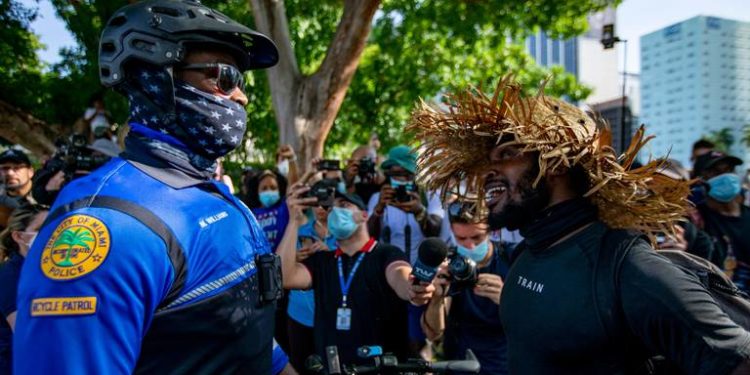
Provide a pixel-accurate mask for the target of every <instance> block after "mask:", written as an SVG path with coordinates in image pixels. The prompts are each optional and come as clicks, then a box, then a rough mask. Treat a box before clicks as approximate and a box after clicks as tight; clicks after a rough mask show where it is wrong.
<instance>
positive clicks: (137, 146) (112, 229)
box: [14, 0, 279, 374]
mask: <svg viewBox="0 0 750 375" xmlns="http://www.w3.org/2000/svg"><path fill="white" fill-rule="evenodd" d="M277 59H278V54H277V50H276V47H275V46H274V44H273V42H272V41H271V40H269V39H268V38H267V37H265V36H263V35H261V34H258V33H256V32H254V31H252V30H250V29H248V28H247V27H245V26H243V25H240V24H238V23H236V22H235V21H233V20H231V19H229V18H227V17H226V16H225V15H223V14H221V13H219V12H217V11H215V10H213V9H210V8H207V7H205V6H203V5H201V4H200V3H198V2H194V1H188V0H178V1H168V0H155V1H144V2H139V3H135V4H132V5H128V6H126V7H123V8H122V9H120V10H118V11H117V12H116V13H115V14H114V16H113V17H112V18H111V19H110V20H109V21H108V23H107V24H106V26H105V27H104V31H103V34H102V37H101V41H100V51H99V68H100V69H99V74H100V79H101V81H102V83H103V84H104V85H105V86H107V87H114V88H115V89H117V90H118V91H120V92H122V93H124V94H125V95H127V97H128V98H129V100H130V120H131V123H130V126H131V131H130V134H129V135H128V137H127V139H126V140H125V144H126V149H125V151H124V153H123V154H122V156H121V158H114V159H112V160H111V161H110V162H109V163H108V164H106V165H104V166H103V167H101V168H100V169H98V170H96V171H95V172H93V173H91V174H89V175H88V176H85V177H81V178H79V179H76V180H74V181H72V182H71V183H70V184H68V185H67V186H66V187H65V188H64V189H63V190H62V192H61V193H60V195H59V197H58V199H57V201H56V204H55V205H54V206H53V207H52V209H51V212H50V215H49V217H48V219H47V223H46V225H45V226H44V228H43V229H42V230H41V231H40V233H39V240H38V241H35V242H34V246H33V247H32V249H31V251H30V253H29V255H28V258H27V262H28V266H27V267H25V268H24V270H23V272H22V275H21V281H20V286H19V295H18V320H17V331H16V336H15V342H14V344H15V352H14V354H15V359H14V363H15V368H14V370H15V372H16V373H19V374H50V373H70V374H73V373H76V374H78V373H89V374H126V373H157V374H160V373H170V374H176V373H191V374H208V373H211V374H218V373H238V372H242V373H247V374H249V373H252V374H269V373H271V371H272V367H271V353H272V335H273V332H272V328H270V327H273V310H274V306H273V300H274V297H275V296H276V295H277V293H276V290H274V288H273V285H274V283H273V281H274V280H277V278H278V277H279V276H278V275H276V274H274V271H275V270H276V268H274V267H273V266H272V265H273V263H274V261H275V260H274V258H273V255H270V254H268V253H269V252H270V246H269V244H268V242H267V241H266V239H265V236H264V235H263V232H262V231H261V230H260V228H259V226H258V224H257V222H256V221H255V218H254V217H253V215H252V214H251V213H250V211H249V210H248V209H247V208H246V207H245V206H244V205H243V204H242V203H241V202H240V201H239V200H238V199H236V198H235V197H233V196H232V194H230V193H229V191H228V190H227V187H226V186H225V185H223V184H222V183H220V182H217V181H214V180H212V179H211V175H212V173H213V171H214V168H215V162H216V160H217V159H218V158H219V157H221V156H223V155H225V154H227V153H228V152H230V151H231V150H233V149H234V148H235V147H236V146H237V145H239V144H240V141H241V139H242V137H243V135H244V131H245V126H246V113H245V109H244V106H245V105H246V104H247V97H246V96H245V94H244V93H243V92H242V89H243V72H245V71H247V70H250V69H260V68H267V67H270V66H273V65H274V64H275V63H276V61H277ZM269 264H270V265H271V267H266V266H265V265H269ZM277 264H278V263H277ZM260 279H262V280H268V281H271V282H269V283H265V282H264V283H259V280H260ZM261 284H262V285H261ZM42 353H44V354H42ZM40 354H41V355H42V358H40Z"/></svg>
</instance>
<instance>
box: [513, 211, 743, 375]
mask: <svg viewBox="0 0 750 375" xmlns="http://www.w3.org/2000/svg"><path fill="white" fill-rule="evenodd" d="M606 230H607V228H606V227H605V226H604V224H602V223H598V222H597V223H594V224H593V225H590V226H589V227H587V228H585V229H583V230H582V231H580V232H579V233H577V234H576V235H574V236H572V237H571V238H569V239H567V240H565V241H563V242H561V243H559V244H557V245H554V246H551V247H549V248H547V249H545V250H541V251H531V250H526V251H523V253H522V254H521V255H519V256H518V258H517V259H516V261H515V262H514V264H513V267H512V268H511V270H510V273H509V274H508V278H507V279H506V282H505V287H504V289H503V296H502V299H501V303H500V317H501V319H502V324H503V327H504V328H505V333H506V336H507V338H508V343H509V358H510V372H511V373H512V374H521V375H523V374H621V373H624V372H625V371H626V367H628V366H629V365H632V364H633V362H637V361H638V360H639V358H633V357H628V356H627V354H625V353H633V352H634V349H635V350H640V351H643V352H645V353H649V354H651V355H653V354H661V355H664V356H665V357H667V358H668V359H669V360H671V361H672V362H674V363H675V364H677V365H678V366H679V367H680V368H681V370H682V371H684V372H685V373H688V374H711V375H714V374H729V373H731V372H732V371H733V370H734V369H735V368H736V367H737V366H738V365H739V364H740V363H741V362H743V361H745V360H746V359H747V358H750V333H748V332H747V331H745V330H743V329H742V328H740V327H739V326H737V325H736V324H734V323H733V322H732V321H731V320H730V319H729V317H727V315H726V314H724V313H723V312H722V311H721V310H720V308H719V307H718V305H716V303H715V302H714V300H713V298H712V297H711V296H710V295H709V293H708V292H707V291H706V290H705V289H704V288H703V286H702V285H701V284H700V282H699V281H698V280H697V279H696V278H695V277H693V276H691V275H689V274H687V273H685V272H683V271H682V270H680V269H679V268H677V267H676V266H674V265H673V264H672V263H671V262H670V261H669V260H667V259H665V258H663V257H662V256H660V255H658V253H657V252H655V251H654V250H653V249H652V248H651V246H650V245H649V244H648V243H647V242H646V241H638V242H636V243H635V244H634V245H633V247H632V249H631V250H630V251H629V252H628V254H627V256H626V257H625V258H624V261H623V263H622V265H621V267H620V277H619V289H620V290H619V294H620V304H621V306H622V310H623V313H624V322H623V324H626V325H627V327H621V328H624V330H625V331H627V332H629V333H630V334H631V335H633V336H634V338H635V341H636V343H637V344H636V345H637V346H640V348H633V347H629V345H628V344H627V343H626V341H625V340H612V339H610V338H609V337H610V336H609V335H608V333H609V332H608V331H607V330H606V329H605V328H604V325H603V323H602V321H601V320H600V316H599V314H598V313H597V307H596V304H595V301H598V300H595V296H594V293H593V286H594V283H595V282H599V281H596V280H595V278H594V273H595V266H594V265H595V264H597V263H596V259H597V256H598V254H599V251H602V250H609V249H613V248H614V247H613V246H609V245H603V244H602V238H603V237H602V236H603V233H604V231H606ZM644 358H645V357H644Z"/></svg>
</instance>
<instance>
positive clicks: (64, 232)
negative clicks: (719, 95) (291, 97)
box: [0, 0, 750, 375]
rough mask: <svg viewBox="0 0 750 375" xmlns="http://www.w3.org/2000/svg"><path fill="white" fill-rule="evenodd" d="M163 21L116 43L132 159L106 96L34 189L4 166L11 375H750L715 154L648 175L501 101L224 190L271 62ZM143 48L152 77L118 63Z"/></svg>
mask: <svg viewBox="0 0 750 375" xmlns="http://www.w3.org/2000/svg"><path fill="white" fill-rule="evenodd" d="M152 3H153V4H151V3H149V5H148V6H144V5H143V4H144V3H135V4H131V5H129V6H126V7H125V8H123V9H122V10H120V11H118V12H116V13H115V16H114V17H113V21H111V22H109V23H108V24H107V27H106V28H105V31H104V33H103V35H102V40H103V44H104V45H108V44H111V45H110V46H108V47H107V48H104V47H103V49H102V50H101V51H100V64H101V65H102V70H101V73H100V74H101V77H100V78H101V80H102V83H103V84H104V85H105V86H107V87H114V88H115V89H117V90H118V91H120V92H122V93H123V94H124V95H126V96H127V97H128V99H129V100H130V104H131V113H130V117H129V121H128V126H127V128H128V129H129V133H127V134H126V133H124V132H122V133H117V134H116V133H115V132H113V131H112V130H113V129H112V124H113V122H114V121H113V119H112V118H111V115H110V114H109V113H108V112H107V111H106V109H105V107H104V104H103V100H102V97H101V96H100V95H94V96H93V97H92V100H91V103H90V108H89V109H87V110H86V113H85V114H84V116H83V118H82V121H83V123H84V126H82V127H79V128H78V129H77V131H78V133H77V134H75V135H73V136H71V137H70V138H69V139H68V140H66V141H65V142H61V143H60V144H59V151H58V152H57V153H56V154H55V155H54V156H53V157H51V158H50V159H49V160H45V161H44V163H43V164H42V165H41V167H40V168H39V169H38V170H35V167H34V163H32V162H31V160H30V158H29V156H28V155H27V154H26V153H25V152H24V151H23V150H22V148H21V147H10V148H8V149H6V150H4V151H3V152H2V153H0V183H1V184H2V185H1V186H2V190H1V191H0V230H1V232H0V258H1V259H0V262H1V264H0V281H1V282H2V285H3V287H2V288H0V312H1V313H2V314H3V316H4V317H5V319H4V320H2V321H0V374H1V373H11V372H14V373H18V374H26V373H45V372H52V371H54V372H56V373H123V374H124V373H205V374H212V373H248V374H287V375H288V374H307V373H321V372H320V371H325V370H321V369H322V368H326V367H327V366H330V365H331V362H330V361H328V363H326V361H325V359H329V358H330V350H331V347H335V348H337V352H338V361H339V362H340V364H342V365H363V364H368V363H371V362H372V357H373V356H375V357H377V356H378V355H380V353H391V354H393V355H394V356H396V357H397V358H398V359H399V360H400V361H402V362H406V361H409V360H410V359H411V360H414V359H419V358H421V359H422V360H425V361H431V360H436V359H443V360H461V359H464V358H465V356H466V355H467V350H470V351H471V353H473V355H474V356H475V357H476V360H477V361H478V362H479V364H480V366H481V370H480V371H481V373H482V374H508V373H512V374H548V373H596V374H604V373H606V374H624V373H694V374H748V373H750V332H748V331H747V329H748V328H750V325H749V324H748V322H750V301H748V298H750V297H748V295H749V294H750V239H749V238H748V237H745V234H746V233H750V211H749V208H748V207H749V206H748V202H750V186H748V180H747V178H746V177H745V178H743V177H740V174H741V173H742V172H741V171H739V170H738V168H740V167H741V166H742V165H743V161H742V160H741V159H739V158H737V157H735V156H732V155H728V154H725V153H722V152H721V151H719V150H718V149H717V148H716V146H715V145H714V144H712V143H711V142H709V141H706V140H699V141H697V142H696V143H695V145H694V148H693V155H692V156H691V160H692V161H693V165H692V166H683V165H681V164H680V163H679V162H677V161H675V160H671V159H663V160H653V161H649V162H647V163H646V164H645V165H641V164H638V163H637V162H636V160H635V159H636V154H637V152H638V149H639V147H633V148H631V149H629V150H628V151H627V152H626V153H625V154H624V155H622V156H619V155H615V154H614V151H613V149H612V148H611V147H610V146H611V145H608V144H605V143H602V142H606V141H607V139H609V138H608V137H607V136H606V132H607V130H606V129H603V128H602V127H601V126H599V125H598V124H597V123H595V121H594V120H593V119H591V118H590V117H589V116H587V115H586V114H585V113H584V112H582V111H581V110H579V109H578V108H576V107H574V106H572V105H570V104H567V103H564V102H561V101H558V100H555V99H553V98H549V97H546V96H537V97H530V98H526V97H523V95H521V93H520V88H519V86H518V85H517V84H515V83H514V82H512V81H511V80H509V79H504V80H502V81H501V82H500V84H499V87H498V89H497V93H496V94H495V97H486V96H484V95H483V94H481V93H479V92H476V91H473V90H467V91H465V92H459V93H456V95H455V96H453V97H451V98H452V99H449V101H448V103H449V104H447V105H446V106H435V107H430V106H429V105H428V104H423V106H422V107H420V108H417V110H416V112H415V115H414V117H413V119H412V122H411V123H410V124H409V129H410V130H411V131H412V134H415V136H416V138H415V139H414V142H413V144H414V145H418V146H417V147H411V146H409V145H398V146H395V147H392V148H391V149H389V150H387V152H384V153H382V154H381V152H382V151H384V150H381V149H380V142H379V140H378V139H377V136H376V135H373V136H371V138H370V141H369V142H368V143H367V144H364V145H359V146H358V147H356V148H354V151H353V152H352V154H351V155H350V156H349V157H348V158H346V160H332V159H322V158H319V159H314V160H312V161H310V163H309V165H302V164H301V163H300V160H299V159H298V158H297V156H296V155H295V150H294V149H293V148H292V147H291V146H289V145H281V146H279V147H278V152H277V153H276V159H275V160H274V164H273V165H269V166H267V168H252V167H247V168H245V169H244V170H243V171H242V174H241V175H238V176H233V177H234V178H231V177H230V176H228V175H226V174H225V173H224V171H223V169H222V167H221V157H223V156H224V155H226V154H227V153H228V152H230V151H232V150H233V149H234V148H235V147H236V146H237V145H238V144H239V139H240V138H241V137H242V136H243V135H244V130H245V126H244V124H245V121H246V117H247V116H246V113H245V110H244V107H245V106H246V105H247V102H248V98H247V97H246V96H245V94H244V92H243V90H242V89H243V86H242V84H243V79H242V72H245V71H247V70H250V69H263V68H268V67H271V66H273V65H274V64H275V63H276V62H277V60H278V54H277V51H276V48H275V46H274V44H273V42H271V41H270V39H268V38H267V37H265V36H263V35H261V34H259V33H257V32H254V31H252V30H250V29H248V28H246V27H245V26H242V25H240V24H237V23H236V22H234V21H233V20H231V19H229V18H227V17H226V16H224V15H222V14H220V13H218V12H216V11H214V10H212V9H210V8H207V7H205V6H203V5H200V4H198V3H195V2H191V1H166V0H156V1H154V2H152ZM157 5H158V6H157ZM155 9H156V10H158V12H157V13H159V15H158V17H160V18H159V20H160V21H159V22H156V23H155V21H153V20H154V19H155V18H154V17H157V16H155V13H154V12H155ZM189 14H192V15H193V16H192V17H188V16H187V15H189ZM196 14H199V15H202V16H200V17H198V16H196ZM165 15H171V16H170V17H173V18H179V17H182V16H183V15H184V19H180V20H179V22H177V21H175V22H176V23H174V24H172V23H171V22H173V21H172V20H171V18H170V17H166V16H165ZM206 15H211V17H207V16H206ZM204 16H206V17H204ZM162 17H163V18H162ZM162 22H165V23H166V24H167V26H168V27H166V26H165V28H164V29H163V30H161V29H159V30H160V31H159V34H158V35H157V36H153V35H155V34H153V33H152V32H151V31H152V29H154V28H157V29H158V28H159V27H160V26H159V25H160V24H161V23H162ZM144 30H146V31H148V35H150V36H149V37H153V38H159V40H160V44H154V47H153V48H156V49H158V51H156V54H155V55H153V56H151V55H149V57H144V53H145V52H144V50H143V49H139V48H136V47H134V44H127V43H125V41H123V40H122V35H128V33H133V35H145V34H144V33H147V32H146V31H144ZM237 35H242V38H239V39H235V36H237ZM243 38H244V39H243ZM246 39H247V40H252V43H246V41H247V40H246ZM173 46H183V47H184V46H187V49H186V50H185V51H184V53H183V54H181V57H180V58H181V60H180V61H176V60H174V59H173V58H172V56H173V55H172V54H171V53H165V51H166V52H169V51H170V50H169V48H172V47H173ZM161 48H165V49H166V50H161ZM112 50H118V51H120V50H121V52H122V53H121V54H118V55H113V54H112V53H111V52H112ZM151 52H153V51H151ZM123 56H127V59H126V58H125V57H123ZM133 62H138V63H137V64H134V63H133ZM560 129H563V130H560ZM639 136H641V137H642V129H641V130H639V133H637V134H636V136H635V137H634V138H635V140H634V144H639V141H640V138H639ZM238 137H239V138H238ZM324 154H325V152H324ZM233 181H236V186H235V183H234V182H233ZM235 191H236V193H235ZM435 243H438V244H440V245H439V246H437V248H442V247H444V248H446V249H447V251H446V252H445V253H440V254H441V255H440V256H439V259H438V261H439V262H437V265H436V266H435V267H434V269H432V270H430V269H429V267H431V266H429V267H428V266H425V264H430V263H431V261H427V260H426V258H425V257H427V256H428V255H429V254H433V255H434V253H435V252H436V251H437V250H435V249H436V248H435V247H434V244H435ZM430 246H433V247H432V248H428V247H430ZM430 251H432V253H430ZM675 252H679V253H682V254H690V255H689V256H688V259H689V260H691V261H693V262H694V263H696V264H698V265H697V266H694V267H698V268H697V269H698V270H699V271H695V270H694V269H691V268H690V267H687V266H684V265H678V264H677V263H676V262H675V261H672V260H671V259H673V255H671V254H674V253H675ZM428 253H429V254H428ZM438 253H439V251H438ZM426 254H427V255H426ZM25 260H28V261H25ZM701 262H703V263H701ZM425 267H426V268H425ZM420 270H421V271H420ZM424 270H427V273H430V276H429V277H425V276H424V275H417V274H418V273H419V272H425V271H424ZM417 276H419V277H417ZM722 282H723V284H722ZM717 285H719V286H721V287H717ZM717 293H718V294H717ZM61 347H62V348H65V349H62V350H61V349H59V348H61ZM38 353H55V354H54V355H46V356H43V358H39V354H38ZM363 353H364V354H363ZM328 370H331V369H330V368H329V369H328ZM645 371H652V372H645Z"/></svg>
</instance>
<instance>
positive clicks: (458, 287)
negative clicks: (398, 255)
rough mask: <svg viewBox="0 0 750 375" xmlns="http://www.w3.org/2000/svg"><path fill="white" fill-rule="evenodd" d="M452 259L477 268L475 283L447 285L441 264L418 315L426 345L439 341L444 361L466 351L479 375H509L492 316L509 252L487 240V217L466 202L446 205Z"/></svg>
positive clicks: (501, 337)
mask: <svg viewBox="0 0 750 375" xmlns="http://www.w3.org/2000/svg"><path fill="white" fill-rule="evenodd" d="M448 219H449V220H450V225H451V231H452V232H453V238H454V239H455V244H456V253H457V256H461V257H465V258H468V259H470V260H471V261H473V262H474V263H475V264H476V268H477V271H476V272H477V279H476V282H475V283H459V284H456V283H452V282H451V277H450V273H449V272H448V271H447V269H446V267H445V264H444V265H443V266H441V269H440V271H439V273H438V276H437V277H436V279H435V280H436V281H435V286H436V291H435V293H434V294H433V296H432V299H431V300H430V303H429V304H428V305H427V309H426V310H425V312H424V314H423V315H422V319H421V325H422V329H423V331H424V332H425V334H426V335H427V338H428V339H430V340H431V341H436V340H439V339H441V338H442V339H443V350H444V352H445V357H446V358H447V359H448V360H460V359H463V358H464V356H465V355H466V350H467V349H471V350H472V352H473V353H474V354H475V355H476V356H477V359H478V360H479V363H480V365H481V367H482V369H481V374H484V375H505V374H508V342H507V339H506V338H505V333H504V332H503V327H502V324H501V323H500V315H499V314H498V313H497V311H498V305H499V304H500V297H501V294H502V289H503V284H504V282H503V280H504V278H505V276H506V275H507V274H508V270H509V269H510V256H509V255H508V250H509V249H508V247H507V245H506V244H504V243H501V242H495V241H492V240H490V231H489V225H488V224H487V216H486V213H484V214H482V213H481V212H480V213H479V214H477V212H476V209H475V207H474V205H473V204H472V203H470V202H463V201H460V200H458V201H455V202H453V203H451V205H449V206H448Z"/></svg>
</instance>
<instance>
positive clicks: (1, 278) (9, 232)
mask: <svg viewBox="0 0 750 375" xmlns="http://www.w3.org/2000/svg"><path fill="white" fill-rule="evenodd" d="M46 218H47V207H46V206H42V205H36V204H23V205H21V206H20V207H18V208H16V209H15V210H13V213H12V214H11V215H10V219H8V226H7V227H6V228H5V229H4V230H3V231H2V232H0V259H1V262H2V263H1V264H0V285H2V289H0V313H2V314H3V317H4V318H5V320H2V319H0V374H10V373H11V368H12V366H11V358H13V355H12V352H11V348H12V347H13V330H14V329H15V325H16V291H17V289H18V278H19V277H20V275H21V266H23V261H24V258H26V254H27V253H28V252H29V248H31V245H32V243H33V242H34V239H35V238H36V234H37V233H38V232H39V228H40V227H41V226H42V223H44V220H45V219H46Z"/></svg>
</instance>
